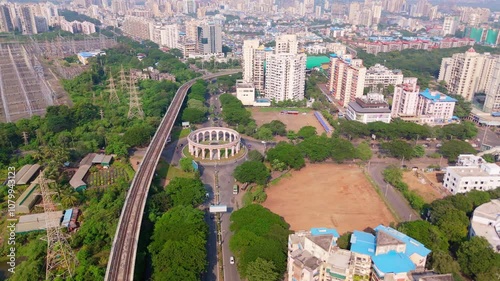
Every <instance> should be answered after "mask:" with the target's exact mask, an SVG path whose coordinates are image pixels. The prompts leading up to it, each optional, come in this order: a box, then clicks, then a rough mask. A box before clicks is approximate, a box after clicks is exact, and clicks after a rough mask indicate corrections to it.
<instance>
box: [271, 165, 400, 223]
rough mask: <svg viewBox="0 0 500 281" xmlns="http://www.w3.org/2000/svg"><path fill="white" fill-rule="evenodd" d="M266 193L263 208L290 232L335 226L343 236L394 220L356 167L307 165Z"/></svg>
mask: <svg viewBox="0 0 500 281" xmlns="http://www.w3.org/2000/svg"><path fill="white" fill-rule="evenodd" d="M266 192H267V195H268V196H267V200H266V202H264V204H263V205H264V207H266V208H269V209H270V210H271V211H273V212H274V213H277V214H278V215H280V216H282V217H284V218H285V220H286V221H287V222H288V223H289V224H290V227H291V229H292V230H308V229H310V228H311V227H334V228H336V229H337V230H338V231H339V232H340V233H344V232H346V231H353V230H363V229H365V228H367V227H372V228H373V227H375V226H377V225H379V224H384V225H389V223H390V222H392V221H395V219H394V217H393V216H392V214H391V212H390V211H389V210H388V209H387V207H386V205H385V204H384V202H383V201H382V199H380V197H379V195H378V194H377V192H376V191H375V189H374V188H373V186H372V185H371V184H370V182H368V180H367V179H366V177H365V175H364V174H363V171H362V170H361V169H360V168H359V167H358V166H356V165H338V164H308V165H307V166H306V167H305V168H302V169H301V170H300V171H293V172H292V175H291V176H290V177H286V178H284V179H282V180H280V181H279V183H277V184H275V185H272V186H270V187H269V188H268V189H267V190H266Z"/></svg>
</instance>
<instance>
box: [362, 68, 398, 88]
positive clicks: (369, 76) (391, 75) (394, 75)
mask: <svg viewBox="0 0 500 281" xmlns="http://www.w3.org/2000/svg"><path fill="white" fill-rule="evenodd" d="M402 83H403V72H402V71H401V70H399V69H394V70H390V69H389V68H387V67H386V66H384V65H381V64H378V63H377V64H375V65H374V66H372V67H370V68H368V70H367V71H366V76H365V86H364V87H365V88H366V87H377V86H379V85H380V86H383V87H387V86H389V85H394V86H395V85H400V84H402Z"/></svg>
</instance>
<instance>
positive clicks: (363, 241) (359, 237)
mask: <svg viewBox="0 0 500 281" xmlns="http://www.w3.org/2000/svg"><path fill="white" fill-rule="evenodd" d="M351 251H352V252H355V253H358V254H363V255H369V256H373V255H374V254H375V236H373V234H371V233H366V232H363V231H357V230H354V232H353V233H352V235H351Z"/></svg>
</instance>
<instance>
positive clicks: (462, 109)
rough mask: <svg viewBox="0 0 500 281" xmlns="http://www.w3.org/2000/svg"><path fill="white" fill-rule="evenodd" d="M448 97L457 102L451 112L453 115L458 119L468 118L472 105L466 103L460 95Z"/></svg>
mask: <svg viewBox="0 0 500 281" xmlns="http://www.w3.org/2000/svg"><path fill="white" fill-rule="evenodd" d="M449 96H450V97H452V98H454V99H456V100H457V102H456V103H455V108H454V110H453V115H455V116H457V117H458V118H467V117H469V114H470V112H471V111H472V103H471V102H469V101H466V100H465V99H464V97H462V96H460V95H449Z"/></svg>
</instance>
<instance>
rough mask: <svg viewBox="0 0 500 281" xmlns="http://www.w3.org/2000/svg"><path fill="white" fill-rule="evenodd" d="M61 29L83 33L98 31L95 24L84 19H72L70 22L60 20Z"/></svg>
mask: <svg viewBox="0 0 500 281" xmlns="http://www.w3.org/2000/svg"><path fill="white" fill-rule="evenodd" d="M60 25H61V30H64V31H68V32H71V33H83V34H92V33H95V32H96V28H95V24H93V23H91V22H88V21H84V22H79V21H72V22H69V21H67V20H65V19H63V20H61V21H60Z"/></svg>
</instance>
